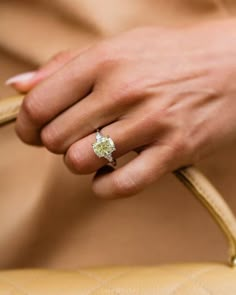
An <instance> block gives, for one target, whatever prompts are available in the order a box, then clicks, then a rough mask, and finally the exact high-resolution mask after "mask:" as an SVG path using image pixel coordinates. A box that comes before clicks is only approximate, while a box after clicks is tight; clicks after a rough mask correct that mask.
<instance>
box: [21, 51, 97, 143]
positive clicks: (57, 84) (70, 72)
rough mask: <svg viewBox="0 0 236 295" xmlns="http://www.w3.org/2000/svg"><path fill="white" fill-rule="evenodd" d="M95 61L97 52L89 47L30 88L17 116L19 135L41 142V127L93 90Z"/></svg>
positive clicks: (24, 139)
mask: <svg viewBox="0 0 236 295" xmlns="http://www.w3.org/2000/svg"><path fill="white" fill-rule="evenodd" d="M96 65H97V62H96V56H95V55H94V53H93V51H91V50H87V51H86V52H83V53H82V54H81V55H79V56H77V57H76V58H75V59H73V60H72V61H70V62H69V63H67V64H66V65H65V66H64V67H62V69H60V70H59V71H57V72H56V73H54V74H53V75H51V76H50V77H49V78H47V79H46V80H44V81H43V82H41V83H40V84H39V85H37V86H36V87H35V88H34V89H33V90H32V91H30V92H29V94H28V95H26V97H25V99H24V101H23V104H22V107H21V110H20V113H19V115H18V118H17V124H16V132H17V134H18V135H19V137H20V138H21V139H22V140H23V141H24V142H26V143H28V144H38V145H39V144H41V140H40V130H41V128H42V127H43V126H44V125H45V124H47V123H48V122H50V121H51V120H52V119H53V118H54V117H56V116H58V115H59V114H60V113H61V112H63V111H64V110H66V109H68V108H69V107H70V106H72V105H73V104H74V103H75V102H77V101H79V100H81V99H82V98H84V97H85V96H86V95H87V94H88V93H90V92H91V90H92V88H93V84H94V79H95V74H96V69H97V67H96Z"/></svg>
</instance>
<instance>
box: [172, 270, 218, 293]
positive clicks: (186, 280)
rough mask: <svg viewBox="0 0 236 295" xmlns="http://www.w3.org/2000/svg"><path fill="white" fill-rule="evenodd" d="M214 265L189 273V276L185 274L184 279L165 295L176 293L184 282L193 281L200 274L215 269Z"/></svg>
mask: <svg viewBox="0 0 236 295" xmlns="http://www.w3.org/2000/svg"><path fill="white" fill-rule="evenodd" d="M215 268H216V266H214V267H210V268H206V269H203V270H200V271H197V272H195V273H192V274H190V275H189V276H187V277H186V278H185V279H184V281H182V282H181V283H180V284H178V285H177V286H175V288H174V289H172V290H171V291H170V292H169V293H168V294H167V295H174V294H176V292H177V291H179V290H180V289H181V288H183V286H184V285H185V284H187V283H188V282H189V281H192V282H194V280H195V279H197V278H199V277H200V276H201V275H203V274H206V273H209V272H211V271H212V270H213V269H215Z"/></svg>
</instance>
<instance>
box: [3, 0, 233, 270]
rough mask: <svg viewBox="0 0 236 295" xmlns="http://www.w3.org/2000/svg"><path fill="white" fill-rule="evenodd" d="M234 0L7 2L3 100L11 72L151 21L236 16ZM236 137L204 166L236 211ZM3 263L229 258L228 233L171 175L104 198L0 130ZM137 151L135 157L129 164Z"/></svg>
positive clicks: (57, 160) (179, 22)
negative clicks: (122, 195) (113, 197)
mask: <svg viewBox="0 0 236 295" xmlns="http://www.w3.org/2000/svg"><path fill="white" fill-rule="evenodd" d="M234 2H235V1H233V0H231V1H225V2H223V1H217V0H172V1H166V0H125V1H122V0H99V1H97V0H53V1H46V0H28V1H23V0H22V1H20V0H18V1H12V0H6V1H4V0H1V1H0V99H3V98H4V97H6V96H9V95H14V94H15V92H14V90H12V89H11V88H9V87H7V86H5V84H4V83H5V80H6V79H8V78H9V77H11V76H12V75H15V74H18V73H22V72H26V71H31V70H35V69H37V67H38V66H40V65H41V64H43V63H44V62H46V61H47V60H48V59H49V58H50V57H51V56H53V55H54V54H55V53H57V52H59V51H61V50H66V49H69V48H81V50H82V49H83V48H84V47H87V46H90V45H91V44H93V43H95V42H98V41H99V40H100V39H102V38H104V37H109V36H112V35H114V34H117V33H119V32H122V31H125V30H128V29H131V28H134V27H137V26H143V25H161V26H168V27H172V26H188V25H191V24H193V23H194V24H196V25H197V24H198V23H200V22H202V21H206V20H209V19H222V18H227V17H230V16H232V15H234V13H236V9H235V8H236V4H234ZM235 147H236V143H235V144H234V145H232V146H229V147H227V148H225V149H224V150H222V151H220V152H219V153H218V154H215V155H212V156H211V157H210V158H208V159H207V160H205V161H203V162H202V163H200V164H199V166H200V168H201V169H202V170H203V172H205V174H206V175H207V176H208V177H209V178H210V179H211V180H212V182H213V183H214V184H215V185H216V186H217V188H218V189H219V190H220V191H221V192H222V193H223V195H224V196H225V198H226V199H227V201H228V203H229V204H230V205H231V207H232V208H233V210H234V211H235V212H236V199H235V192H236V182H235V174H236V157H235ZM0 151H1V158H0V268H16V267H48V268H69V269H74V268H78V267H81V266H90V265H107V264H126V265H127V264H157V263H169V262H178V261H211V260H217V261H218V260H222V261H223V260H224V261H226V259H227V255H226V254H227V252H226V251H227V247H226V243H225V240H224V239H223V237H222V235H221V233H220V231H219V230H218V228H217V227H216V226H215V224H214V223H213V221H212V220H211V218H210V217H209V216H208V214H207V213H206V212H205V210H204V209H202V207H201V205H199V204H198V202H197V201H196V200H195V199H194V198H193V197H192V196H191V195H190V193H189V192H188V191H187V190H186V189H185V188H184V187H183V186H182V184H180V183H179V182H178V181H177V180H176V179H175V178H174V176H172V175H167V176H165V177H163V178H162V179H161V180H160V181H159V182H158V183H156V184H154V185H153V186H151V187H149V188H147V189H146V190H145V191H144V192H142V193H140V194H138V195H137V196H134V197H133V198H130V199H125V200H116V201H104V200H98V199H96V198H95V196H94V195H93V193H92V191H91V189H90V182H91V178H92V176H91V175H89V176H75V175H72V174H71V173H70V172H68V171H67V169H66V168H65V167H64V164H63V161H62V158H61V157H60V156H54V155H51V154H50V153H49V152H47V151H46V150H44V149H43V148H35V147H29V146H26V145H24V144H23V143H21V142H20V141H19V140H18V139H17V137H16V135H15V132H14V124H13V123H12V124H10V125H8V126H4V127H2V128H0ZM130 157H133V155H132V154H131V155H127V156H126V157H124V158H123V159H122V160H120V161H119V162H120V164H123V163H125V162H126V161H127V160H129V159H130Z"/></svg>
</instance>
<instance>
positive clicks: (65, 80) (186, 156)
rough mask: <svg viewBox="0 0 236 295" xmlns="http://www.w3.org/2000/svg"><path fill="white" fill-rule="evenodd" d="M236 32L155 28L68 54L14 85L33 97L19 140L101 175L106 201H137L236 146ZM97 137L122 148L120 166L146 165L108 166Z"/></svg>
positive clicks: (214, 27) (228, 24)
mask: <svg viewBox="0 0 236 295" xmlns="http://www.w3.org/2000/svg"><path fill="white" fill-rule="evenodd" d="M234 28H235V21H234V20H227V21H226V20H225V21H221V22H211V23H206V24H203V25H201V26H199V25H198V26H196V27H191V28H178V29H164V28H157V27H146V28H139V29H135V30H133V31H130V32H126V33H123V34H121V35H119V36H116V37H113V38H110V39H107V40H103V41H101V42H98V43H97V44H95V45H93V46H91V47H89V48H87V49H84V50H83V51H80V52H78V51H77V52H76V51H70V52H63V53H61V54H59V55H57V56H56V57H54V58H53V59H52V60H51V61H50V62H49V63H48V64H47V65H45V66H44V67H43V68H42V69H40V70H39V71H38V72H37V73H36V75H35V77H34V78H33V79H31V80H30V81H28V82H25V81H24V82H23V83H20V82H18V83H15V84H14V85H13V86H14V87H15V88H16V89H17V90H19V91H27V92H28V91H29V92H28V94H27V96H26V98H25V100H24V102H23V105H22V108H21V111H20V114H19V116H18V119H17V124H16V132H17V134H18V135H19V137H20V138H21V139H22V140H23V141H24V142H25V143H27V144H31V145H43V146H45V147H46V148H47V149H48V150H49V151H51V152H52V153H56V154H62V155H64V161H65V164H66V165H67V166H68V168H69V169H70V170H71V171H72V172H74V173H77V174H88V173H94V172H96V174H95V177H94V179H93V183H92V188H93V190H94V192H95V194H96V195H98V196H101V197H106V198H116V197H127V196H131V195H134V194H136V193H137V192H139V191H141V190H143V189H145V187H147V186H148V185H150V184H151V183H153V182H155V181H157V180H158V179H159V178H160V177H161V176H162V175H164V174H166V173H169V172H171V171H173V170H175V169H178V168H180V167H182V166H187V165H191V164H195V163H197V162H198V161H199V160H201V159H202V158H204V157H206V156H208V155H210V154H211V153H213V152H214V151H215V150H218V149H220V148H221V147H223V146H225V145H227V144H229V143H230V142H232V141H234V140H235V139H236V138H235V137H236V120H235V117H236V103H235V102H234V99H235V95H236V85H235V76H236V32H235V29H234ZM97 128H100V129H101V132H102V133H103V134H104V135H110V136H111V137H112V139H113V140H114V142H115V144H116V148H117V150H116V152H114V153H113V156H114V157H115V158H119V157H121V156H123V155H125V154H126V153H128V152H130V151H135V152H136V153H137V156H136V157H135V158H134V159H132V160H130V162H128V163H126V164H125V165H124V166H123V167H119V168H117V169H112V168H110V167H109V166H107V165H106V164H107V161H106V160H104V159H99V158H98V157H97V156H96V155H95V154H94V152H93V150H92V147H91V144H92V143H94V142H95V131H96V129H97ZM104 165H105V166H104Z"/></svg>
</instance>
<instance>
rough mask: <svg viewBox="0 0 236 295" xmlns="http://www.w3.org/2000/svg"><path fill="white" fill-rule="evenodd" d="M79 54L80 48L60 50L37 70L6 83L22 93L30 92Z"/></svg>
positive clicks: (15, 77) (17, 76) (10, 79)
mask: <svg viewBox="0 0 236 295" xmlns="http://www.w3.org/2000/svg"><path fill="white" fill-rule="evenodd" d="M78 54H79V51H78V50H73V51H72V50H68V51H62V52H59V53H58V54H56V55H55V56H53V57H52V58H51V59H50V60H49V61H48V62H47V63H46V64H45V65H43V66H42V67H41V68H39V69H38V70H37V71H33V72H27V73H23V74H19V75H16V76H14V77H11V78H9V79H8V80H7V81H6V85H9V86H12V87H13V88H15V89H16V90H17V91H18V92H21V93H26V92H29V91H30V90H31V89H32V88H33V87H34V86H36V85H37V84H38V83H40V82H41V81H42V80H44V79H46V78H47V77H49V76H50V75H52V74H53V73H55V72H56V71H57V70H59V69H60V68H61V67H63V66H64V65H65V64H66V63H68V62H69V61H70V60H72V59H73V58H74V57H76V56H77V55H78Z"/></svg>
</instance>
